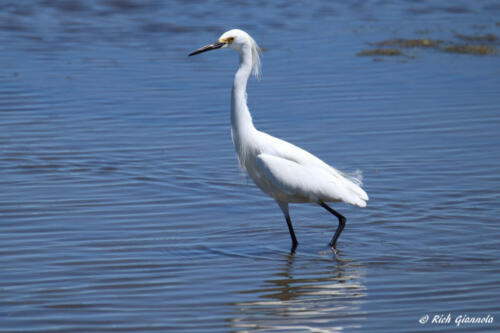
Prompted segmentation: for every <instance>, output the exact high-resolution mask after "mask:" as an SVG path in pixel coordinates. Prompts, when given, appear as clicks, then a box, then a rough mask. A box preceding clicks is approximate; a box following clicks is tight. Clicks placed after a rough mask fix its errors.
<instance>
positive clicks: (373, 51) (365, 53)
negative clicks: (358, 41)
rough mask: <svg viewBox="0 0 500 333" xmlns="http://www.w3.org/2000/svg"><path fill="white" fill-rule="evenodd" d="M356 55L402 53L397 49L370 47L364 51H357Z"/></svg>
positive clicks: (392, 54) (395, 54)
mask: <svg viewBox="0 0 500 333" xmlns="http://www.w3.org/2000/svg"><path fill="white" fill-rule="evenodd" d="M356 55H357V56H361V57H363V56H372V57H373V56H399V55H402V52H401V50H398V49H384V48H380V49H371V50H365V51H359V52H358V53H357V54H356Z"/></svg>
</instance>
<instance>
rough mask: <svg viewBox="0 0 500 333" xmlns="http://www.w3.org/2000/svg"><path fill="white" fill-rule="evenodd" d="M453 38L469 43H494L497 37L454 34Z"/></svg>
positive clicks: (491, 35) (492, 35)
mask: <svg viewBox="0 0 500 333" xmlns="http://www.w3.org/2000/svg"><path fill="white" fill-rule="evenodd" d="M455 37H457V38H460V39H463V40H467V41H470V42H490V43H492V42H495V41H496V40H497V36H495V35H494V34H486V35H477V36H471V35H462V34H457V33H456V34H455Z"/></svg>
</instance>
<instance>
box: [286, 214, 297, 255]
mask: <svg viewBox="0 0 500 333" xmlns="http://www.w3.org/2000/svg"><path fill="white" fill-rule="evenodd" d="M285 218H286V224H287V225H288V231H290V236H291V237H292V249H291V250H290V252H295V249H296V248H297V245H298V244H299V242H297V238H296V237H295V232H294V231H293V227H292V220H290V216H288V215H286V216H285Z"/></svg>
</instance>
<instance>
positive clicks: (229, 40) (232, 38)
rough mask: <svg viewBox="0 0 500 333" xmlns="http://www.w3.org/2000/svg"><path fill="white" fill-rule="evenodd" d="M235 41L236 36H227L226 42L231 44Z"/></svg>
mask: <svg viewBox="0 0 500 333" xmlns="http://www.w3.org/2000/svg"><path fill="white" fill-rule="evenodd" d="M233 41H234V37H228V38H226V43H228V44H231V43H232V42H233Z"/></svg>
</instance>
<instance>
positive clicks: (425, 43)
mask: <svg viewBox="0 0 500 333" xmlns="http://www.w3.org/2000/svg"><path fill="white" fill-rule="evenodd" d="M440 43H442V41H440V40H434V39H428V38H415V39H405V38H396V39H388V40H384V41H381V42H379V43H377V46H380V47H384V46H393V47H436V46H438V45H439V44H440Z"/></svg>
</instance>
